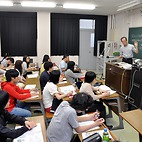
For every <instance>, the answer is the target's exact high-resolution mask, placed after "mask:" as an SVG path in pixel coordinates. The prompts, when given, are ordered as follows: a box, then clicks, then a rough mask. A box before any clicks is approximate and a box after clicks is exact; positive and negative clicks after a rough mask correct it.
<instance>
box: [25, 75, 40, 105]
mask: <svg viewBox="0 0 142 142" xmlns="http://www.w3.org/2000/svg"><path fill="white" fill-rule="evenodd" d="M28 84H36V87H37V88H38V89H39V94H38V95H39V97H37V98H28V99H25V100H23V101H25V102H33V101H39V100H42V95H41V89H40V82H39V76H38V77H37V78H26V83H25V85H28Z"/></svg>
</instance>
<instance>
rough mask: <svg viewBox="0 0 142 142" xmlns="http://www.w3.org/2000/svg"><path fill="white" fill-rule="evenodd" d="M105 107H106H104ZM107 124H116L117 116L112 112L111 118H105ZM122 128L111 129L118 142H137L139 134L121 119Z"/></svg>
mask: <svg viewBox="0 0 142 142" xmlns="http://www.w3.org/2000/svg"><path fill="white" fill-rule="evenodd" d="M106 108H107V107H106ZM107 124H108V125H113V126H117V125H118V116H117V115H116V114H115V113H113V118H107ZM123 124H124V129H120V130H112V133H113V134H114V135H115V136H116V138H117V139H118V140H120V142H139V134H138V132H137V131H135V129H133V127H131V126H130V125H129V124H128V123H127V122H126V121H124V120H123Z"/></svg>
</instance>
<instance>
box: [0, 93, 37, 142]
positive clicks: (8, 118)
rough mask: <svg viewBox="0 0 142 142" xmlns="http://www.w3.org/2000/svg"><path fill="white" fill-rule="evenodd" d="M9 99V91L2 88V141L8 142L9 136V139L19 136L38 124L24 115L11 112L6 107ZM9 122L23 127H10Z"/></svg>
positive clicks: (0, 112)
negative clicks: (7, 125) (20, 115)
mask: <svg viewBox="0 0 142 142" xmlns="http://www.w3.org/2000/svg"><path fill="white" fill-rule="evenodd" d="M8 99H9V95H8V93H7V92H5V91H2V90H0V141H1V142H7V138H9V140H12V139H14V138H17V137H19V136H21V135H22V134H24V133H25V132H27V131H28V130H31V129H32V128H33V127H35V126H36V123H35V122H33V121H28V120H26V119H25V118H23V117H19V116H15V115H14V114H10V113H9V112H8V111H7V110H6V109H5V106H6V105H7V104H8ZM7 122H13V123H16V124H20V125H22V126H23V127H21V128H18V129H10V128H8V127H6V124H7Z"/></svg>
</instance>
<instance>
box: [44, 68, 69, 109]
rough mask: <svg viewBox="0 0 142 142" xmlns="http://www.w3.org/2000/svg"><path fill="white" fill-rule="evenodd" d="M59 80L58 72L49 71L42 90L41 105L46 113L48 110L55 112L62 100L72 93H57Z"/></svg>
mask: <svg viewBox="0 0 142 142" xmlns="http://www.w3.org/2000/svg"><path fill="white" fill-rule="evenodd" d="M59 78H60V71H59V70H53V71H51V72H50V77H49V82H47V84H46V85H45V87H44V89H43V104H44V107H45V110H46V111H47V112H50V110H52V111H55V110H56V108H57V107H58V105H59V104H60V103H61V102H62V98H64V97H66V96H69V95H71V94H72V92H68V93H66V94H64V93H62V92H60V91H58V87H57V84H58V82H59Z"/></svg>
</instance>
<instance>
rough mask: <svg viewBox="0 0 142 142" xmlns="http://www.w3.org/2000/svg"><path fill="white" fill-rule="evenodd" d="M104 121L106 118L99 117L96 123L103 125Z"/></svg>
mask: <svg viewBox="0 0 142 142" xmlns="http://www.w3.org/2000/svg"><path fill="white" fill-rule="evenodd" d="M104 122H105V120H104V119H103V118H99V119H97V120H96V121H95V123H96V124H97V125H98V126H100V125H102V124H103V123H104Z"/></svg>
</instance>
